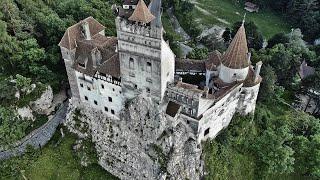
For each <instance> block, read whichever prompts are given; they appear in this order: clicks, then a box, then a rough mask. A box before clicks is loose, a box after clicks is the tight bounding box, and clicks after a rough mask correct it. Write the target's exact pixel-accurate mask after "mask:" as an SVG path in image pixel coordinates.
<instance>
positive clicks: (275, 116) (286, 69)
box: [0, 0, 320, 179]
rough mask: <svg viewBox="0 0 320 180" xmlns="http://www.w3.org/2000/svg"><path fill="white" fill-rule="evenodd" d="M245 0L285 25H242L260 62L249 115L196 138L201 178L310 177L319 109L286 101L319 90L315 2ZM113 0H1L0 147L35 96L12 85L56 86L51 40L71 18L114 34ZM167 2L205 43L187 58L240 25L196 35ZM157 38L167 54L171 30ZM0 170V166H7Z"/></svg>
mask: <svg viewBox="0 0 320 180" xmlns="http://www.w3.org/2000/svg"><path fill="white" fill-rule="evenodd" d="M252 2H254V3H257V4H259V5H260V6H261V7H264V8H268V9H270V10H271V11H273V12H274V13H276V14H279V16H283V18H284V19H286V20H287V21H288V22H289V23H290V25H291V27H292V28H293V30H292V32H279V33H278V34H276V35H274V36H273V37H271V38H269V39H266V38H265V35H264V34H262V33H261V31H260V30H259V28H258V27H257V26H256V24H255V22H253V21H247V22H246V23H245V27H246V30H247V39H248V44H249V48H250V51H251V52H252V62H253V63H255V62H258V61H260V60H261V61H262V62H263V64H264V65H263V68H262V72H261V76H262V77H263V82H262V84H261V89H260V94H259V97H258V102H257V109H256V112H255V114H254V115H250V116H248V117H240V116H237V117H236V118H234V119H233V121H232V123H231V125H230V127H229V128H228V129H226V130H225V131H223V132H222V133H221V134H220V135H219V136H218V137H217V138H216V139H215V140H212V141H211V142H207V143H206V144H204V147H205V151H204V157H205V160H206V172H207V174H208V175H207V176H206V178H207V179H293V178H294V177H295V178H297V179H308V178H315V179H318V178H320V121H319V119H317V118H319V113H320V112H319V111H320V110H319V107H318V111H315V112H314V114H307V113H305V112H303V111H297V110H295V109H293V108H292V103H294V102H295V101H296V97H295V95H296V94H297V93H302V94H306V92H307V90H309V89H313V90H316V91H319V92H320V45H313V42H314V41H315V40H316V39H318V38H320V0H253V1H252ZM115 3H117V4H121V0H1V4H0V146H1V145H5V144H10V143H12V142H14V141H17V140H19V139H21V138H22V137H24V136H25V135H26V134H27V133H28V129H29V128H30V124H28V122H27V121H24V120H23V119H21V118H19V117H18V116H17V115H16V112H15V109H16V107H20V106H23V105H24V104H25V103H28V101H30V100H31V99H34V98H36V97H38V96H39V93H41V91H42V89H41V87H42V86H39V89H38V90H37V91H35V92H34V93H32V94H24V93H22V94H21V96H22V97H21V98H20V99H19V100H17V99H16V98H15V91H21V92H23V89H25V88H28V87H29V86H30V84H32V83H36V84H49V85H51V87H52V88H53V90H54V92H55V93H56V92H59V91H60V90H61V87H62V86H65V85H66V84H67V77H66V72H65V67H64V64H63V61H62V59H61V55H60V49H59V47H58V46H57V44H58V43H59V41H60V39H61V37H62V36H63V33H64V32H65V30H66V29H67V28H68V27H69V26H71V25H73V24H75V23H76V22H78V21H79V20H81V19H84V18H86V17H88V16H93V17H94V18H95V19H97V20H98V21H99V22H101V23H102V24H103V25H104V26H105V27H106V35H110V36H115V35H116V32H115V23H114V18H115V15H114V14H113V12H112V10H111V6H112V5H113V4H115ZM169 7H173V8H174V13H175V15H176V16H177V18H178V20H179V22H180V23H181V26H183V28H184V29H185V30H186V31H187V32H188V34H189V35H191V36H192V42H191V44H196V43H198V41H201V43H202V44H204V46H205V48H199V49H197V48H196V49H195V50H194V51H193V52H191V53H190V54H189V55H188V57H189V58H200V59H204V58H206V56H207V54H208V53H209V52H211V51H213V50H215V49H218V50H221V51H223V50H225V49H226V47H227V45H228V44H229V43H230V40H231V39H232V37H233V36H234V34H235V32H236V30H237V29H238V27H239V26H240V23H241V22H237V23H234V24H231V25H230V26H229V27H227V28H226V31H225V33H224V34H223V41H222V42H220V41H219V42H217V41H216V39H212V38H211V37H207V38H205V39H201V40H199V39H197V37H198V35H199V34H200V33H201V30H200V29H199V28H198V27H197V26H195V24H196V23H195V21H194V20H195V17H194V15H193V14H191V13H190V12H191V11H192V9H193V8H194V5H193V4H192V3H191V2H190V1H184V0H163V8H164V11H165V9H167V8H169ZM165 38H166V40H169V41H170V45H171V46H173V47H174V49H175V52H177V51H179V50H178V49H179V48H178V47H177V44H176V41H177V35H176V34H174V32H171V31H167V34H165ZM265 39H266V41H267V42H268V45H267V46H266V47H264V46H263V44H264V40H265ZM302 61H306V62H307V63H308V65H310V66H312V67H314V68H315V74H314V75H312V76H310V77H308V78H306V79H303V80H301V79H300V78H299V75H298V70H299V66H300V64H301V63H302ZM12 80H15V81H16V82H17V83H12ZM318 106H320V99H318ZM41 118H43V117H40V118H39V119H41ZM14 161H19V160H14ZM21 161H23V160H21ZM29 161H30V160H28V162H29ZM30 162H31V161H30ZM20 164H23V166H26V164H28V163H27V162H23V163H21V162H20ZM13 166H14V165H12V164H11V165H7V166H1V168H2V167H6V168H7V169H10V168H13ZM1 168H0V172H4V171H5V170H7V169H1ZM6 172H7V171H6ZM13 172H15V173H17V172H18V170H16V171H13ZM7 173H8V172H7ZM9 174H10V172H9ZM0 179H1V178H0Z"/></svg>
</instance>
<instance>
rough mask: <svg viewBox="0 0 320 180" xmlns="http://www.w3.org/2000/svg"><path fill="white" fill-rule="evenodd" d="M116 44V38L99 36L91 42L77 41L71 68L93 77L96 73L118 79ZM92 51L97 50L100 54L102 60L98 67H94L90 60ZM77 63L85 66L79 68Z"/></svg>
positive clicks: (118, 65)
mask: <svg viewBox="0 0 320 180" xmlns="http://www.w3.org/2000/svg"><path fill="white" fill-rule="evenodd" d="M116 44H117V38H115V37H105V36H103V35H100V34H97V35H96V36H94V37H93V39H92V40H83V41H78V42H77V49H76V54H75V62H74V64H73V68H74V69H75V70H77V71H79V72H81V73H84V74H86V75H89V76H94V75H95V74H96V72H97V71H98V72H101V73H104V74H108V75H111V76H113V77H117V78H118V77H120V63H119V57H118V53H117V52H115V50H116ZM94 50H99V51H100V53H101V57H102V59H101V62H100V64H98V65H94V61H93V59H92V52H93V51H94ZM79 63H81V64H85V67H81V66H80V65H79Z"/></svg>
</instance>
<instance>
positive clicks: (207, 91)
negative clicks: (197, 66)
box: [203, 86, 209, 98]
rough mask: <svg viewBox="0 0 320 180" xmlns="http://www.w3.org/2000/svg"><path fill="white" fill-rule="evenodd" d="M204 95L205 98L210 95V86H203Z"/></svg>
mask: <svg viewBox="0 0 320 180" xmlns="http://www.w3.org/2000/svg"><path fill="white" fill-rule="evenodd" d="M203 95H204V97H205V98H208V95H209V88H208V86H205V87H204V88H203Z"/></svg>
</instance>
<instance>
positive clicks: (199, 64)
mask: <svg viewBox="0 0 320 180" xmlns="http://www.w3.org/2000/svg"><path fill="white" fill-rule="evenodd" d="M175 69H176V70H183V71H190V70H193V71H201V72H205V71H206V68H205V61H204V60H194V59H176V60H175Z"/></svg>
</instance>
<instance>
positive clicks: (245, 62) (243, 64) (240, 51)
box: [219, 23, 250, 83]
mask: <svg viewBox="0 0 320 180" xmlns="http://www.w3.org/2000/svg"><path fill="white" fill-rule="evenodd" d="M249 65H250V53H248V45H247V39H246V32H245V28H244V23H242V25H241V27H240V28H239V30H238V32H237V34H236V35H235V36H234V38H233V40H232V42H231V44H230V46H229V47H228V49H227V51H226V52H225V54H224V55H223V57H222V63H221V67H220V73H219V78H220V79H221V80H222V81H223V82H225V83H232V82H235V81H243V80H245V79H246V77H247V75H248V70H249Z"/></svg>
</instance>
